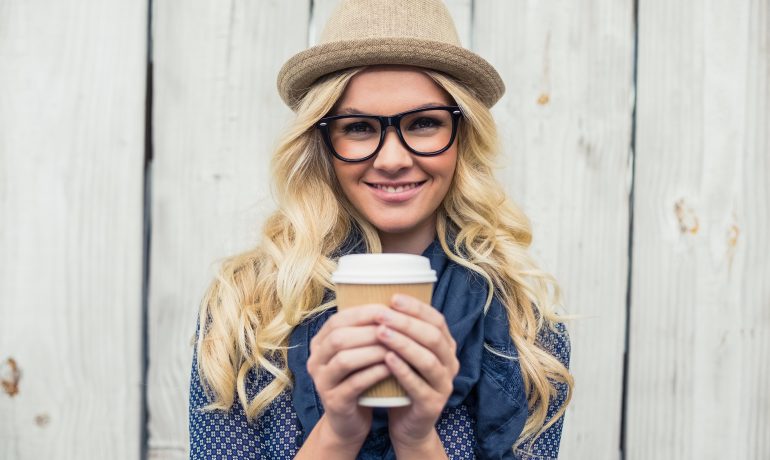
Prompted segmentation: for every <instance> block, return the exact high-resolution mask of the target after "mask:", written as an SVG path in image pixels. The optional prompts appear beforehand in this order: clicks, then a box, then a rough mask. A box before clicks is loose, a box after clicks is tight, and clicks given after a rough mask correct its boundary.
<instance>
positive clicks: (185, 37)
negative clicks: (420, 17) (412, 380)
mask: <svg viewBox="0 0 770 460" xmlns="http://www.w3.org/2000/svg"><path fill="white" fill-rule="evenodd" d="M154 5H155V12H154V15H153V19H154V20H153V31H154V58H155V64H154V66H155V74H154V75H155V92H154V94H155V100H154V104H155V110H154V116H153V119H154V129H155V136H154V141H155V156H154V161H153V171H152V175H153V177H152V184H153V191H152V194H153V204H152V226H153V238H152V250H151V267H150V273H151V281H150V299H149V342H150V343H149V345H150V357H149V362H150V368H149V376H148V380H149V381H148V385H149V388H148V405H149V412H150V421H149V436H150V438H149V448H150V457H151V458H153V459H172V458H180V459H181V458H187V455H188V454H187V449H188V447H189V442H188V429H187V417H188V412H187V408H188V406H187V404H188V391H187V389H188V384H189V379H190V366H191V362H192V361H191V360H192V347H191V344H190V340H191V337H192V335H193V334H194V330H195V323H196V318H197V312H198V306H199V302H200V300H201V297H202V295H203V292H204V290H205V288H206V287H207V286H208V283H209V282H210V281H211V280H212V279H213V276H214V268H215V267H214V263H215V262H216V261H217V260H219V259H221V258H223V257H225V256H227V255H229V254H233V253H235V252H240V251H242V250H244V249H247V248H249V247H251V246H253V245H254V244H255V243H256V241H257V239H258V234H259V231H260V228H261V224H262V221H263V220H264V217H265V216H266V215H267V213H268V212H269V211H270V210H272V209H273V207H274V205H273V203H272V199H271V194H270V187H269V180H270V178H269V171H268V168H269V158H270V156H271V154H272V150H273V147H274V144H275V142H276V141H277V136H278V134H279V133H280V132H281V131H282V127H283V125H284V124H285V123H286V122H287V121H288V120H289V115H290V114H291V111H290V110H289V109H288V108H286V107H285V106H284V105H283V103H282V102H281V100H280V98H279V96H278V93H277V90H276V83H275V79H276V76H277V73H278V69H279V68H280V66H281V65H282V64H283V62H284V61H285V60H286V59H287V58H288V57H289V56H290V55H291V54H293V53H295V52H297V51H299V50H301V49H303V48H304V47H305V46H306V44H307V25H308V14H309V10H310V3H309V1H307V0H292V1H286V0H280V1H279V0H272V1H259V2H253V1H244V0H233V1H225V2H223V1H214V0H196V1H185V2H182V1H164V2H155V3H154Z"/></svg>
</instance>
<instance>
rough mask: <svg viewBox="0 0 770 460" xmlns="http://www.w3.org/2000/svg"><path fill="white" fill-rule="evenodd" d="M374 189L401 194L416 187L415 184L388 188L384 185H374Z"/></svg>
mask: <svg viewBox="0 0 770 460" xmlns="http://www.w3.org/2000/svg"><path fill="white" fill-rule="evenodd" d="M375 187H376V188H378V189H380V190H383V191H386V192H388V193H401V192H403V191H404V190H411V189H413V188H415V187H417V184H416V183H414V184H408V185H399V186H398V187H390V186H385V185H375Z"/></svg>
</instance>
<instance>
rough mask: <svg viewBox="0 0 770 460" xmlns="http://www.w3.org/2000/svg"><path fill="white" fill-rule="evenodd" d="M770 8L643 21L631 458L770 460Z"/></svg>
mask: <svg viewBox="0 0 770 460" xmlns="http://www.w3.org/2000/svg"><path fill="white" fill-rule="evenodd" d="M769 28H770V5H768V2H767V1H764V0H757V1H749V2H740V3H735V2H711V3H710V4H709V7H708V8H703V7H702V4H701V3H698V2H694V1H689V2H666V1H655V0H645V1H644V2H641V3H640V8H639V74H638V88H639V90H638V94H639V99H638V112H637V113H638V117H637V120H638V123H637V133H638V135H637V152H638V154H637V161H636V184H637V185H636V188H635V190H636V197H635V207H634V209H635V214H634V216H635V217H634V222H635V224H634V247H633V254H634V259H633V280H632V286H633V288H632V295H633V297H632V304H631V305H632V310H631V319H632V321H631V326H632V328H631V331H630V339H631V342H630V345H629V352H630V357H631V359H630V364H631V366H630V373H629V393H628V394H629V398H628V435H627V436H628V457H627V458H630V459H641V458H649V455H650V454H649V453H650V452H651V451H654V452H655V455H656V456H657V457H660V458H699V459H700V458H702V459H709V458H725V457H729V458H745V459H760V458H762V459H764V458H768V457H770V440H768V436H767V434H768V433H770V397H768V393H767V388H768V387H770V367H769V366H768V365H767V362H768V356H770V313H769V312H770V285H769V284H768V283H767V280H768V279H770V261H769V260H768V259H767V254H768V253H770V241H769V240H768V236H767V235H768V227H770V206H769V205H768V203H770V187H768V179H767V178H768V177H769V176H770V159H769V158H768V157H769V155H768V152H770V142H768V128H770V116H769V114H770V83H769V82H770V55H769V54H768V46H769V45H770V35H769V34H768V29H769Z"/></svg>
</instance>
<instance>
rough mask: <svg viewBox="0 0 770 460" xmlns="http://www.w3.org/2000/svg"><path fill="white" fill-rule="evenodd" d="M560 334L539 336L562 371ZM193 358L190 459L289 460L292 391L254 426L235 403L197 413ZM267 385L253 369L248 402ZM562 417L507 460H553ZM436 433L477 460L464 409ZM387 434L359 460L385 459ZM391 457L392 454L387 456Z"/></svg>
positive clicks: (456, 452) (564, 349)
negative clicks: (225, 409) (228, 407)
mask: <svg viewBox="0 0 770 460" xmlns="http://www.w3.org/2000/svg"><path fill="white" fill-rule="evenodd" d="M557 328H558V330H559V333H554V332H552V331H550V330H549V329H545V330H544V331H542V332H541V335H540V338H539V342H540V344H541V345H542V346H543V347H544V348H545V349H546V350H548V351H549V352H550V353H551V354H553V355H554V356H555V357H556V358H558V359H559V360H560V361H561V362H562V363H564V364H565V365H566V366H568V365H569V355H570V343H569V337H568V335H567V333H566V330H565V328H564V326H563V324H558V325H557ZM196 361H197V360H196V359H195V357H193V367H192V373H191V381H190V407H189V408H190V420H189V421H190V458H191V459H207V460H211V459H216V460H219V459H222V460H224V459H228V460H230V459H276V460H283V459H291V458H294V456H295V455H296V454H297V452H298V451H299V449H300V447H301V444H302V439H303V432H302V426H301V424H300V422H299V419H298V417H297V414H296V412H295V410H294V406H293V405H292V400H291V391H288V390H287V391H284V392H283V393H281V394H280V395H279V396H278V397H277V398H276V399H275V400H273V402H272V403H271V404H270V405H269V406H268V408H267V410H266V411H265V412H264V413H263V414H262V415H261V416H260V417H259V418H258V419H257V420H256V421H254V422H253V423H249V422H248V421H247V419H246V415H245V413H244V411H243V408H242V407H241V405H240V403H239V402H238V400H237V398H236V401H235V403H234V404H233V406H232V407H231V408H230V410H229V411H227V412H224V411H205V412H204V411H201V408H202V407H203V406H205V405H206V404H207V403H208V398H207V396H206V394H205V392H204V390H203V387H202V385H201V382H200V379H199V377H198V369H197V365H196ZM271 380H272V375H271V374H270V373H268V372H266V371H254V370H252V371H251V372H250V373H249V375H248V377H247V381H246V387H247V393H248V395H249V397H252V396H254V395H255V394H256V393H258V392H259V391H260V390H262V389H263V388H264V387H265V386H266V385H268V384H269V383H270V381H271ZM556 389H557V395H556V397H555V398H552V400H551V401H550V405H549V409H548V417H547V419H546V420H547V421H548V420H551V419H552V418H553V416H554V415H555V413H556V412H557V410H558V408H559V407H560V406H561V404H562V403H563V402H564V399H565V398H566V395H567V388H566V386H565V385H560V384H557V385H556ZM562 423H563V417H561V418H559V420H557V421H556V423H554V424H553V425H552V426H551V427H550V428H549V429H548V430H546V431H545V432H544V433H543V434H542V435H541V436H540V437H538V438H537V439H536V440H535V442H534V443H532V445H531V446H530V445H529V443H527V442H523V443H521V444H520V445H518V446H516V447H515V448H513V453H512V457H511V458H516V459H521V460H530V459H532V460H535V459H536V460H543V459H555V458H557V457H558V454H559V442H560V439H561V430H562ZM436 431H437V433H438V435H439V438H440V439H441V442H442V443H443V446H444V450H445V451H446V453H447V456H448V457H449V458H450V459H473V458H476V454H475V452H476V449H475V447H476V436H475V421H474V420H473V417H471V416H470V413H469V408H468V407H467V406H466V405H464V404H461V405H459V406H457V407H454V408H448V409H446V410H444V412H443V413H442V414H441V417H440V418H439V420H438V422H437V424H436ZM387 436H388V434H387V429H382V430H379V431H372V432H371V433H370V434H369V436H368V437H367V439H366V441H365V442H364V445H363V446H362V448H361V451H360V453H359V455H358V459H361V460H366V459H382V458H386V454H387V453H388V450H389V444H390V443H389V442H388V439H387ZM391 452H392V451H391Z"/></svg>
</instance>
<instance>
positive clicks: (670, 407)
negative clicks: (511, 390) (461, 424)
mask: <svg viewBox="0 0 770 460" xmlns="http://www.w3.org/2000/svg"><path fill="white" fill-rule="evenodd" d="M148 2H149V3H148ZM447 3H448V5H449V7H450V9H451V11H452V14H453V16H454V18H455V21H456V22H457V27H458V30H459V31H460V35H461V38H462V40H463V42H464V44H466V46H469V47H471V48H472V49H474V50H475V51H476V52H478V53H479V54H481V55H482V56H484V57H485V58H487V59H488V60H489V61H490V62H492V63H493V64H494V65H495V67H496V68H497V69H498V70H499V71H500V73H501V74H502V76H503V78H504V79H505V82H506V86H507V92H506V95H505V96H504V98H503V99H502V100H501V101H500V102H499V103H498V104H497V105H496V106H495V108H494V113H495V115H496V117H497V120H498V122H499V125H500V131H501V134H502V136H503V143H504V146H505V151H506V157H505V164H504V167H503V168H502V170H501V171H500V179H501V180H502V181H504V183H505V184H506V186H507V188H508V191H509V193H510V194H511V196H512V197H513V198H514V199H515V200H516V201H518V202H519V203H521V204H522V205H523V207H524V208H525V210H526V211H527V212H528V214H529V215H530V217H531V218H532V221H533V226H534V234H535V243H534V249H533V250H534V253H535V255H536V256H537V258H538V260H540V262H541V264H542V265H543V267H544V268H545V269H547V270H549V271H552V272H553V273H554V274H555V275H556V276H557V278H558V279H559V280H560V282H561V284H562V286H563V288H564V290H565V294H566V302H567V306H568V308H569V310H570V311H571V312H572V313H575V314H578V315H582V317H583V319H580V320H578V321H576V322H574V323H573V324H571V328H570V331H571V336H572V341H573V359H572V369H573V372H574V375H575V379H576V382H577V383H576V393H575V398H574V402H573V404H572V405H571V406H570V408H569V411H568V414H567V420H566V425H565V429H564V435H563V438H562V448H561V451H562V458H566V459H589V458H590V459H618V458H621V457H623V458H626V459H647V458H664V459H691V458H692V459H695V458H697V459H708V458H714V459H716V458H720V459H721V458H735V459H767V458H770V396H768V395H769V394H770V392H768V388H770V364H769V363H770V261H769V259H768V256H769V255H770V238H769V237H768V234H769V233H770V181H769V180H768V177H770V135H769V134H768V132H770V32H769V29H770V0H742V1H738V2H736V1H728V0H721V1H710V2H705V3H704V2H699V1H696V0H680V1H670V0H637V1H636V2H635V1H632V0H577V1H567V0H561V1H559V0H538V1H535V0H529V1H526V0H452V1H448V2H447ZM334 4H335V2H334V1H332V0H315V1H311V0H270V1H268V0H229V1H223V0H187V1H181V0H177V1H173V0H152V1H149V0H145V1H137V0H59V1H53V0H49V1H43V0H38V1H31V0H0V381H2V387H0V459H2V460H6V459H8V460H17V459H19V460H28V459H43V458H46V459H48V458H51V459H104V458H110V459H140V458H151V459H182V458H186V457H187V442H188V441H187V389H188V382H189V371H190V363H191V358H192V349H191V346H190V338H191V335H192V334H193V331H194V325H195V318H196V311H197V306H198V302H199V300H200V297H201V295H202V294H203V290H204V288H205V287H206V285H207V283H208V282H209V280H210V279H211V277H212V275H213V269H214V263H215V262H216V261H217V260H218V259H220V258H222V257H224V256H226V255H228V254H232V253H234V252H236V251H240V250H242V249H245V248H247V247H249V246H251V245H253V244H254V242H255V241H256V238H257V234H258V231H259V228H260V225H261V222H262V220H263V219H264V217H265V216H266V215H267V213H268V212H269V211H270V210H271V209H272V208H273V206H274V205H273V203H272V200H271V198H270V191H269V180H270V178H269V175H268V170H267V167H268V158H269V155H270V152H271V150H272V148H273V145H274V143H275V141H276V138H277V135H278V133H279V132H280V131H281V129H282V127H283V126H285V125H286V123H287V122H288V120H289V119H290V116H291V112H290V111H289V110H288V109H287V108H285V107H284V106H283V105H282V103H281V102H280V100H279V98H278V95H277V92H276V89H275V77H276V73H277V71H278V69H279V67H280V65H281V64H282V63H283V62H284V60H285V59H286V58H287V57H289V56H290V55H292V54H293V53H295V52H297V51H299V50H300V49H303V48H305V47H306V46H307V45H309V44H312V43H314V42H315V41H316V40H317V36H318V34H319V33H320V29H321V28H322V25H323V23H324V20H325V18H326V17H328V15H329V14H330V12H331V9H332V8H333V6H334ZM148 27H149V29H150V30H151V36H150V37H148ZM148 95H149V96H148ZM150 126H151V128H150ZM147 139H148V140H149V142H148V141H147Z"/></svg>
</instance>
